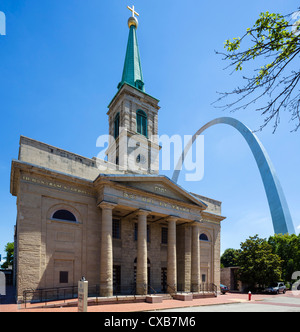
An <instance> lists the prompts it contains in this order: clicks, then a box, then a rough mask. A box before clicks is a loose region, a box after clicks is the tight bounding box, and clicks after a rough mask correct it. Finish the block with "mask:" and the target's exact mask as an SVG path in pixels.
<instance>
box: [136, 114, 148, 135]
mask: <svg viewBox="0 0 300 332" xmlns="http://www.w3.org/2000/svg"><path fill="white" fill-rule="evenodd" d="M147 123H148V121H147V114H146V113H145V112H144V111H141V110H138V111H137V112H136V131H137V133H138V134H141V135H144V136H146V137H147V134H148V133H147Z"/></svg>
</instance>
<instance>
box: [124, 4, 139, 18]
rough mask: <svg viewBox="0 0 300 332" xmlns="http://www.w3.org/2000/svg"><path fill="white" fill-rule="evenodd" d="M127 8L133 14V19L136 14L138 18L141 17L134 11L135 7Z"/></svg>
mask: <svg viewBox="0 0 300 332" xmlns="http://www.w3.org/2000/svg"><path fill="white" fill-rule="evenodd" d="M127 8H128V9H129V10H130V11H131V12H132V17H134V14H135V15H136V16H140V14H139V13H137V12H136V11H135V10H134V6H132V8H130V7H129V6H127Z"/></svg>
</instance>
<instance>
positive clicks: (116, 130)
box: [114, 113, 120, 138]
mask: <svg viewBox="0 0 300 332" xmlns="http://www.w3.org/2000/svg"><path fill="white" fill-rule="evenodd" d="M119 134H120V113H118V114H117V115H116V117H115V121H114V137H115V138H118V137H119Z"/></svg>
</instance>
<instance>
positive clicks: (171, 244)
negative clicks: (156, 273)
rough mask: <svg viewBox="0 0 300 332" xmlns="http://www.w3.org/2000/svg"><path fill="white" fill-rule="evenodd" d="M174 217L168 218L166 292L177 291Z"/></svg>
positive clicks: (175, 219)
mask: <svg viewBox="0 0 300 332" xmlns="http://www.w3.org/2000/svg"><path fill="white" fill-rule="evenodd" d="M176 221H177V218H176V217H170V218H168V265H167V266H168V268H167V292H168V293H176V292H177V258H176Z"/></svg>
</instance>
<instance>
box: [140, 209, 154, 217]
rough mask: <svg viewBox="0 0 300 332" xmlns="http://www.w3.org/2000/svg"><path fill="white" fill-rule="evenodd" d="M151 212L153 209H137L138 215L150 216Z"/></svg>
mask: <svg viewBox="0 0 300 332" xmlns="http://www.w3.org/2000/svg"><path fill="white" fill-rule="evenodd" d="M150 213H151V211H149V210H142V209H140V210H138V211H137V215H138V216H148V215H149V214H150Z"/></svg>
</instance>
